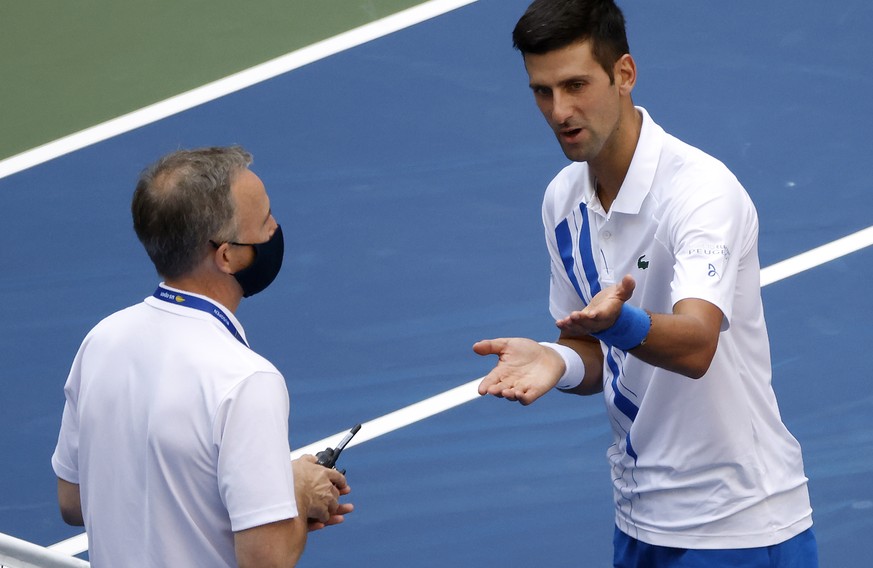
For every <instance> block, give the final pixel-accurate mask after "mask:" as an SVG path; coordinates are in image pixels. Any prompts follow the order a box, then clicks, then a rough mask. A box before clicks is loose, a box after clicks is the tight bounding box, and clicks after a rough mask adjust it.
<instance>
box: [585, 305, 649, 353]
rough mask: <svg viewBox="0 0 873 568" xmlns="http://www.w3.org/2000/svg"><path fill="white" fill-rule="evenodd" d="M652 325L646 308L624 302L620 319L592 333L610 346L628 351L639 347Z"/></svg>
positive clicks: (619, 315)
mask: <svg viewBox="0 0 873 568" xmlns="http://www.w3.org/2000/svg"><path fill="white" fill-rule="evenodd" d="M651 327H652V319H651V318H650V317H649V314H648V313H647V312H646V310H643V309H641V308H637V307H635V306H630V305H628V304H624V305H622V307H621V313H620V314H618V319H617V320H615V323H614V324H612V326H611V327H608V328H606V329H604V330H603V331H598V332H597V333H592V334H591V335H593V336H594V337H596V338H597V339H599V340H600V341H602V342H604V343H606V344H607V345H609V346H610V347H618V348H619V349H621V350H623V351H628V350H630V349H633V348H634V347H639V346H640V345H641V344H642V343H643V341H645V339H646V336H647V335H649V329H650V328H651Z"/></svg>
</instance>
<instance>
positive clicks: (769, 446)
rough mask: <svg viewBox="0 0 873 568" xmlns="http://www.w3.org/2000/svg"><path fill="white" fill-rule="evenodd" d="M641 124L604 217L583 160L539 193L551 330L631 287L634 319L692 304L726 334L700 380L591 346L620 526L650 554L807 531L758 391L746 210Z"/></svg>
mask: <svg viewBox="0 0 873 568" xmlns="http://www.w3.org/2000/svg"><path fill="white" fill-rule="evenodd" d="M637 110H638V111H639V112H640V113H641V115H642V117H643V124H642V131H641V133H640V139H639V142H638V144H637V148H636V150H635V153H634V156H633V160H632V162H631V165H630V169H629V170H628V173H627V176H626V178H625V180H624V183H623V184H622V186H621V190H620V192H619V194H618V197H617V198H616V200H615V201H614V203H613V204H612V206H611V207H610V210H609V211H608V212H607V211H605V210H604V209H603V207H602V206H601V205H600V202H599V200H598V198H597V197H596V193H595V184H596V182H595V180H593V179H592V178H591V174H590V172H589V169H588V165H587V164H586V163H584V162H582V163H573V164H571V165H569V166H567V167H566V168H565V169H564V170H562V171H561V172H560V173H559V174H558V175H557V176H556V177H555V179H554V180H553V181H552V182H551V184H550V185H549V187H548V189H547V190H546V194H545V198H544V201H543V223H544V227H545V232H546V242H547V245H548V249H549V254H550V257H551V291H550V297H549V305H550V312H551V314H552V316H553V317H554V318H555V319H556V320H557V319H562V318H564V317H566V316H567V315H568V314H569V313H570V312H572V311H575V310H580V309H582V308H583V307H584V306H586V305H587V304H588V303H589V302H590V301H591V298H592V297H593V296H594V295H596V294H597V292H599V291H600V290H601V289H603V288H605V287H608V286H610V285H612V284H614V283H616V282H617V281H619V280H620V279H621V278H622V277H623V276H624V275H626V274H630V275H631V276H633V278H634V279H635V281H636V289H635V291H634V294H633V297H632V298H631V299H630V301H629V302H628V303H629V304H631V305H634V306H637V307H640V308H644V309H647V310H649V311H652V312H656V313H671V312H672V308H673V306H674V305H675V304H676V303H677V302H679V301H680V300H683V299H686V298H698V299H703V300H706V301H708V302H711V303H712V304H714V305H716V306H717V307H718V308H719V309H720V310H721V311H722V313H723V314H724V320H723V323H722V331H721V335H720V338H719V344H718V349H717V351H716V354H715V357H714V359H713V361H712V365H711V366H710V368H709V370H708V371H707V373H706V374H705V375H704V376H703V377H701V378H700V379H697V380H694V379H690V378H687V377H684V376H682V375H679V374H676V373H672V372H670V371H666V370H664V369H661V368H658V367H654V366H652V365H649V364H647V363H644V362H642V361H640V360H639V359H637V358H635V357H634V356H632V355H628V353H626V352H624V351H622V350H620V349H618V348H607V347H606V346H605V345H604V344H601V345H602V346H603V350H604V369H603V392H604V399H605V402H606V407H607V412H608V415H609V419H610V423H611V425H612V431H613V438H614V441H613V444H612V445H611V446H610V447H609V450H608V452H607V457H608V460H609V462H610V464H611V467H612V479H613V491H614V497H615V505H616V525H617V526H618V528H619V529H621V530H622V531H624V532H625V533H627V534H628V535H629V536H631V537H633V538H636V539H639V540H641V541H643V542H647V543H650V544H655V545H661V546H670V547H678V548H747V547H759V546H769V545H772V544H777V543H780V542H783V541H785V540H787V539H789V538H791V537H793V536H795V535H797V534H799V533H801V532H802V531H804V530H806V529H807V528H808V527H810V526H811V525H812V516H811V515H812V510H811V508H810V504H809V496H808V490H807V479H806V477H805V475H804V472H803V461H802V457H801V451H800V445H799V444H798V443H797V441H796V440H795V439H794V438H793V437H792V435H791V434H790V433H789V432H788V430H787V429H786V427H785V426H784V424H783V423H782V420H781V417H780V414H779V409H778V406H777V403H776V397H775V394H774V392H773V389H772V387H771V384H770V381H771V368H770V351H769V339H768V336H767V329H766V325H765V322H764V311H763V305H762V302H761V293H760V265H759V260H758V219H757V212H756V211H755V207H754V205H753V203H752V201H751V199H750V198H749V196H748V194H747V193H746V191H745V190H744V189H743V187H742V186H741V185H740V183H739V181H737V179H736V177H735V176H734V175H733V174H732V173H731V172H730V171H729V170H728V169H727V168H726V167H725V166H724V165H723V164H722V163H721V162H719V161H718V160H716V159H714V158H712V157H711V156H709V155H707V154H705V153H704V152H702V151H700V150H698V149H696V148H693V147H691V146H689V145H687V144H685V143H683V142H681V141H680V140H678V139H676V138H675V137H673V136H670V135H669V134H667V133H666V132H664V130H663V129H661V127H659V126H658V125H657V124H655V123H654V122H653V121H652V119H651V117H650V116H649V115H648V113H647V112H646V111H645V109H643V108H640V107H638V108H637Z"/></svg>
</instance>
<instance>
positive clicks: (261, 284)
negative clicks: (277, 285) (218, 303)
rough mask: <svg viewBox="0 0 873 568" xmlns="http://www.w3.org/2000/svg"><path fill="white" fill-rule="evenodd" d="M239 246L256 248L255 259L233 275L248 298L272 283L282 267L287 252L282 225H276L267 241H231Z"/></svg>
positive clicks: (244, 295)
mask: <svg viewBox="0 0 873 568" xmlns="http://www.w3.org/2000/svg"><path fill="white" fill-rule="evenodd" d="M230 244H233V245H237V246H250V247H253V248H254V249H255V260H254V261H253V262H252V263H251V264H250V265H249V266H247V267H246V268H243V269H242V270H240V271H239V272H237V273H235V274H234V275H233V277H234V278H236V281H237V282H239V285H240V286H242V289H243V297H244V298H248V297H249V296H253V295H255V294H257V293H258V292H260V291H262V290H263V289H264V288H266V287H267V286H269V285H270V283H272V282H273V280H275V279H276V276H277V275H278V274H279V270H280V269H281V268H282V257H283V256H284V254H285V239H284V237H283V236H282V227H281V226H278V225H277V226H276V230H275V231H274V232H273V236H272V237H270V240H269V241H267V242H265V243H230Z"/></svg>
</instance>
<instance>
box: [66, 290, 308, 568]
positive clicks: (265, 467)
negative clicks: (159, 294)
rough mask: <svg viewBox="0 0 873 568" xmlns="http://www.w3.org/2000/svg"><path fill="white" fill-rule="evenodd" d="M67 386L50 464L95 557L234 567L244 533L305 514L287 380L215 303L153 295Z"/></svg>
mask: <svg viewBox="0 0 873 568" xmlns="http://www.w3.org/2000/svg"><path fill="white" fill-rule="evenodd" d="M168 290H170V291H171V292H179V291H178V290H173V289H168ZM186 294H187V295H188V296H189V297H190V296H193V297H196V298H199V299H201V300H207V301H210V300H209V299H208V298H205V297H203V296H198V295H196V294H190V293H186ZM213 303H214V304H215V302H213ZM216 307H217V308H218V309H219V310H220V313H221V314H223V316H224V317H225V318H227V321H228V322H230V324H231V325H232V326H233V327H235V328H236V329H237V330H239V333H240V336H241V339H243V340H244V339H245V333H244V331H243V330H242V326H241V325H240V324H239V322H238V321H237V319H236V318H235V317H234V315H233V314H232V313H231V312H230V311H229V310H227V309H225V308H224V307H222V306H220V305H217V304H216ZM64 392H65V394H66V406H65V407H64V414H63V421H62V424H61V431H60V435H59V439H58V445H57V448H56V449H55V453H54V455H53V456H52V465H53V467H54V470H55V473H56V474H57V476H58V477H60V478H62V479H65V480H67V481H69V482H72V483H78V484H79V486H80V494H81V499H82V509H83V514H84V518H85V528H86V530H87V533H88V536H89V556H90V559H91V563H92V565H94V566H95V567H97V566H125V567H136V566H143V567H154V566H209V567H220V566H228V567H229V566H236V557H235V553H234V545H233V532H234V531H240V530H243V529H247V528H251V527H255V526H259V525H262V524H266V523H270V522H274V521H278V520H282V519H287V518H291V517H295V516H296V515H297V504H296V502H295V499H294V479H293V476H292V471H291V460H290V454H289V453H290V449H289V446H288V413H289V400H288V389H287V387H286V385H285V381H284V379H283V378H282V375H281V374H280V373H279V372H278V371H277V370H276V368H275V367H274V366H273V365H272V364H271V363H270V362H269V361H267V360H266V359H264V358H263V357H261V356H260V355H258V354H257V353H255V352H254V351H252V350H251V349H249V348H248V347H247V346H246V345H245V344H244V343H242V342H241V341H238V340H237V339H236V338H235V337H234V336H233V335H231V333H230V332H229V331H228V329H227V328H226V327H225V325H224V324H223V323H222V322H221V321H220V320H219V319H218V318H217V317H215V316H214V315H213V314H211V313H207V312H203V311H199V310H196V309H192V308H188V307H184V306H182V305H174V304H173V303H168V302H165V301H161V300H159V299H156V298H154V297H150V298H146V299H145V301H144V302H143V303H141V304H138V305H135V306H132V307H130V308H127V309H125V310H122V311H120V312H117V313H115V314H113V315H111V316H109V317H108V318H106V319H105V320H103V321H102V322H100V323H99V324H98V325H97V326H96V327H95V328H94V329H93V330H92V331H91V332H90V333H89V334H88V335H87V337H86V338H85V340H84V341H83V343H82V346H81V347H80V349H79V352H78V354H77V355H76V358H75V360H74V362H73V366H72V369H71V371H70V375H69V378H68V380H67V383H66V386H65V388H64Z"/></svg>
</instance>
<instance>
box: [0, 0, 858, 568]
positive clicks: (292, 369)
mask: <svg viewBox="0 0 873 568" xmlns="http://www.w3.org/2000/svg"><path fill="white" fill-rule="evenodd" d="M526 5H527V0H521V1H520V0H482V1H479V2H476V3H474V4H472V5H470V6H467V7H464V8H461V9H459V10H456V11H453V12H450V13H448V14H446V15H444V16H441V17H439V18H436V19H433V20H430V21H427V22H424V23H422V24H419V25H416V26H414V27H412V28H409V29H406V30H403V31H400V32H397V33H394V34H392V35H390V36H387V37H384V38H381V39H379V40H376V41H373V42H370V43H367V44H365V45H363V46H360V47H358V48H355V49H352V50H350V51H345V52H342V53H340V54H337V55H335V56H332V57H329V58H327V59H325V60H322V61H319V62H317V63H314V64H311V65H308V66H306V67H303V68H300V69H298V70H296V71H293V72H290V73H288V74H285V75H282V76H279V77H277V78H275V79H272V80H269V81H266V82H264V83H261V84H258V85H256V86H254V87H250V88H248V89H245V90H243V91H240V92H238V93H235V94H232V95H229V96H226V97H224V98H221V99H219V100H216V101H214V102H211V103H208V104H206V105H203V106H200V107H197V108H194V109H192V110H189V111H186V112H184V113H181V114H178V115H175V116H173V117H170V118H167V119H164V120H161V121H159V122H157V123H154V124H152V125H149V126H146V127H143V128H140V129H138V130H135V131H133V132H129V133H127V134H124V135H121V136H118V137H115V138H113V139H110V140H108V141H106V142H102V143H99V144H96V145H93V146H90V147H88V148H85V149H83V150H80V151H77V152H75V153H73V154H69V155H66V156H63V157H61V158H58V159H55V160H52V161H50V162H47V163H45V164H43V165H40V166H38V167H35V168H32V169H29V170H26V171H24V172H21V173H18V174H14V175H12V176H10V177H7V178H5V179H0V211H2V212H3V214H4V219H5V220H4V222H3V228H4V235H5V239H4V241H3V245H2V247H0V260H2V267H3V270H2V272H0V293H2V294H3V296H4V298H5V301H4V307H3V309H2V323H3V325H2V327H0V330H2V331H0V361H2V365H0V384H2V385H3V395H2V397H0V448H2V455H3V456H4V459H3V467H2V469H0V487H2V492H3V493H2V501H0V532H3V533H7V534H11V535H13V536H16V537H19V538H23V539H26V540H30V541H32V542H36V543H39V544H42V545H48V544H52V543H55V542H58V541H60V540H63V539H65V538H67V537H70V536H73V535H75V534H78V533H79V532H80V530H79V529H76V528H73V527H67V526H66V525H64V524H63V522H62V521H61V519H60V516H59V514H58V513H57V505H56V501H55V477H54V474H53V473H52V470H51V466H50V463H49V458H50V456H51V452H52V450H53V448H54V443H55V440H56V436H57V429H58V427H59V424H60V416H61V410H62V408H63V390H62V389H63V383H64V380H65V378H66V374H67V371H68V370H69V365H70V362H71V361H72V358H73V356H74V354H75V351H76V349H77V348H78V345H79V343H80V341H81V339H82V337H83V336H84V334H85V333H86V332H87V331H88V330H89V329H90V328H91V327H92V326H93V325H94V324H95V323H96V322H97V321H98V320H99V319H100V318H102V317H104V316H106V315H108V314H110V313H112V312H114V311H116V310H118V309H120V308H122V307H124V306H127V305H129V304H132V303H135V302H138V301H140V300H141V299H142V298H143V297H145V296H147V295H149V294H150V293H151V292H152V290H153V289H154V285H155V284H156V283H157V279H156V276H155V275H154V273H153V271H152V268H151V264H150V263H149V261H148V258H147V257H146V255H145V253H144V252H143V251H142V249H141V247H140V245H139V243H138V242H137V241H136V238H135V236H134V234H133V231H132V228H131V221H130V214H129V203H130V197H131V194H132V190H133V185H134V183H135V180H136V177H137V174H138V173H139V170H140V169H141V168H142V167H143V166H145V165H146V164H147V163H149V162H151V161H152V160H153V159H155V158H156V157H158V156H159V155H161V154H164V153H166V152H168V151H171V150H173V149H176V148H178V147H194V146H202V145H222V144H230V143H239V144H242V145H243V146H245V147H246V148H247V149H248V150H250V151H251V152H252V153H253V154H254V156H255V163H254V164H253V170H254V171H255V172H257V173H258V174H259V175H260V176H261V178H262V179H263V180H264V182H265V184H266V186H267V190H268V192H269V193H270V196H271V199H272V205H273V211H274V213H275V215H276V217H277V219H278V220H279V222H280V223H282V225H283V230H284V232H285V239H286V258H285V265H284V269H283V272H282V274H280V276H279V278H278V279H277V281H276V282H275V283H274V284H273V286H271V288H270V289H269V290H268V291H267V292H265V293H263V294H262V295H259V296H257V297H254V298H251V299H250V300H248V301H246V302H243V304H242V306H241V308H240V310H239V311H238V313H237V315H238V316H239V318H240V320H241V321H242V322H243V324H244V326H245V328H246V331H247V333H248V336H249V339H250V341H251V344H252V346H253V347H254V348H255V349H256V350H257V351H259V352H260V353H262V354H264V355H265V356H266V357H267V358H269V359H270V360H271V361H273V362H274V363H275V364H276V366H277V367H278V368H279V369H280V370H281V371H282V372H283V373H284V375H285V377H286V379H287V381H288V386H289V390H290V392H291V404H292V409H291V414H292V416H291V443H292V447H298V446H302V445H305V444H308V443H310V442H313V441H315V440H319V439H321V438H323V437H325V436H328V435H331V434H334V433H336V432H339V431H341V430H344V429H347V428H349V427H351V426H352V425H354V424H355V423H358V422H362V421H366V420H371V419H373V418H376V417H378V416H381V415H383V414H386V413H388V412H391V411H393V410H397V409H399V408H402V407H405V406H408V405H410V404H413V403H415V402H418V401H420V400H422V399H425V398H427V397H430V396H432V395H435V394H438V393H440V392H443V391H446V390H448V389H451V388H454V387H456V386H458V385H460V384H462V383H465V382H467V381H469V380H471V379H474V378H476V377H479V376H481V375H483V374H485V373H486V372H487V370H488V369H489V368H490V366H491V365H492V364H493V361H491V360H488V359H481V358H479V357H477V356H476V355H474V354H473V353H472V350H471V349H470V346H471V345H472V343H473V342H475V341H477V340H479V339H482V338H486V337H498V336H507V335H521V336H528V337H535V338H538V339H541V340H549V339H551V338H553V337H555V336H556V329H555V328H554V325H553V323H552V322H551V320H550V317H549V314H548V309H547V293H548V257H547V253H546V250H545V246H544V243H543V237H542V227H541V222H540V212H539V206H540V200H541V197H542V192H543V190H544V189H545V186H546V184H547V183H548V181H549V180H550V179H551V177H552V175H553V174H554V173H555V172H557V170H558V169H559V168H561V167H562V166H563V165H564V163H565V160H564V158H563V155H562V154H561V152H560V149H559V147H558V145H557V143H556V142H555V140H554V139H553V136H552V134H551V133H550V131H549V130H548V128H547V127H546V125H545V123H544V121H543V120H542V118H541V117H540V116H539V114H538V111H537V110H536V107H535V105H534V103H533V101H532V97H531V96H530V94H529V92H528V88H527V77H526V74H525V73H524V69H523V67H522V63H521V58H520V56H519V55H518V54H517V53H515V52H514V51H513V50H512V49H511V44H510V31H511V29H512V27H513V25H514V23H515V21H516V20H517V18H518V16H519V15H520V14H521V13H522V12H523V11H524V8H525V7H526ZM622 5H623V8H624V10H625V15H626V17H627V19H628V24H629V25H628V32H629V39H630V43H631V50H632V53H633V54H634V56H635V59H636V61H637V65H638V68H639V81H638V85H637V89H636V91H635V97H634V99H635V102H636V103H637V104H639V105H641V106H644V107H646V108H647V109H648V110H649V112H650V113H651V115H652V117H653V118H654V119H655V120H656V121H658V122H659V123H660V124H661V125H662V126H664V128H665V129H666V130H667V131H668V132H671V133H673V134H675V135H677V136H679V137H680V138H682V139H684V140H686V141H687V142H689V143H691V144H694V145H696V146H699V147H701V148H703V149H704V150H706V151H708V152H710V153H711V154H713V155H715V156H717V157H718V158H719V159H721V160H722V161H724V162H725V163H726V164H727V165H728V166H729V167H730V168H731V169H732V170H733V171H734V173H735V174H736V175H737V176H738V177H739V179H740V180H741V181H742V182H743V184H744V185H745V187H746V188H747V189H748V191H749V193H750V194H751V195H752V198H753V199H754V200H755V202H756V204H757V206H758V212H759V215H760V221H761V238H760V242H761V258H762V265H763V266H769V265H771V264H774V263H776V262H778V261H781V260H783V259H786V258H789V257H792V256H795V255H797V254H800V253H803V252H805V251H808V250H810V249H813V248H815V247H818V246H820V245H823V244H826V243H828V242H831V241H834V240H836V239H839V238H841V237H844V236H846V235H849V234H852V233H855V232H857V231H860V230H862V229H865V228H867V227H868V226H870V225H873V182H871V176H870V168H869V163H870V159H869V156H868V154H869V147H870V143H869V140H868V133H869V132H870V131H871V126H873V99H871V97H870V95H869V92H870V87H871V82H873V59H871V58H870V57H869V53H870V52H871V47H873V45H871V43H873V42H871V39H870V37H871V36H870V33H869V30H870V29H873V5H871V4H870V3H869V2H864V1H861V0H851V1H847V2H843V3H840V4H828V5H824V4H821V3H818V2H812V1H810V0H804V1H801V2H785V1H779V2H773V3H764V4H762V3H760V2H751V1H749V0H740V1H738V2H732V3H721V4H717V5H715V4H712V3H687V2H679V1H677V0H669V1H666V2H658V3H657V5H655V3H641V2H636V3H632V2H627V1H626V2H623V3H622ZM871 280H873V251H871V249H870V248H863V249H862V250H860V251H858V252H855V253H852V254H849V255H846V256H843V257H841V258H839V259H837V260H834V261H831V262H828V263H826V264H823V265H821V266H818V267H816V268H813V269H811V270H808V271H804V272H802V273H800V274H798V275H796V276H793V277H790V278H788V279H785V280H780V281H778V282H775V283H773V284H771V285H769V286H767V287H766V288H764V291H763V294H764V300H765V308H766V311H767V317H768V324H769V329H770V335H771V342H772V354H773V363H774V385H775V388H776V391H777V395H778V396H779V401H780V407H781V410H782V414H783V419H784V421H785V422H786V423H787V424H788V426H789V428H790V429H791V431H792V432H793V433H794V435H795V436H796V437H797V438H798V439H799V440H800V443H801V445H802V446H803V449H804V457H805V462H806V471H807V475H808V476H809V477H810V492H811V497H812V501H813V509H814V520H815V530H816V534H817V537H818V540H819V547H820V551H821V562H822V566H833V567H843V566H864V565H869V563H870V558H873V541H871V539H870V538H868V534H869V533H870V532H871V530H873V386H871V384H873V383H871V379H873V377H871V371H870V363H869V361H868V359H869V351H870V345H871V344H873V330H871V325H870V314H873V300H871V295H870V294H869V293H868V290H867V289H868V286H869V283H870V281H871ZM689 427H694V425H689ZM608 444H609V434H608V424H607V420H606V417H605V413H604V410H603V405H602V400H601V399H600V397H593V398H588V399H583V398H578V397H571V396H561V395H559V394H550V395H548V396H547V397H545V398H544V399H542V400H541V401H539V402H537V403H536V404H534V405H533V406H531V407H521V406H519V405H515V404H510V403H508V402H506V401H501V400H496V399H490V398H489V399H477V400H474V401H472V402H470V403H467V404H464V405H462V406H459V407H457V408H454V409H452V410H450V411H447V412H444V413H442V414H439V415H437V416H435V417H432V418H429V419H427V420H424V421H421V422H418V423H415V424H413V425H412V426H409V427H407V428H404V429H401V430H397V431H395V432H392V433H390V434H387V435H385V436H382V437H380V438H378V439H375V440H372V441H370V442H367V443H365V444H361V445H359V446H356V447H354V448H350V449H348V450H347V451H346V452H344V453H343V456H342V458H341V462H342V466H343V467H345V468H346V469H347V470H348V476H349V481H350V483H351V485H352V488H353V492H352V494H351V496H350V500H352V501H353V502H354V503H355V505H356V512H355V513H354V514H352V515H350V516H349V517H348V518H347V521H346V523H345V524H344V525H342V526H339V527H333V528H331V529H329V530H325V531H322V532H319V533H316V534H313V535H311V538H310V540H309V544H308V547H307V551H306V553H305V554H304V558H303V561H302V562H301V566H323V565H328V564H337V563H342V564H346V565H350V566H374V567H375V566H378V567H384V566H398V567H399V566H404V567H405V566H416V567H418V566H420V567H430V566H434V567H435V566H607V565H609V564H610V562H611V549H612V545H611V536H612V530H613V523H612V520H613V510H612V496H611V487H610V480H609V472H608V467H607V464H606V460H605V450H606V446H607V445H608Z"/></svg>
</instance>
